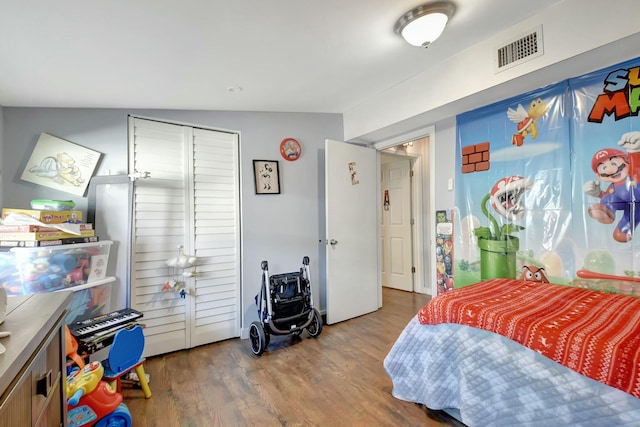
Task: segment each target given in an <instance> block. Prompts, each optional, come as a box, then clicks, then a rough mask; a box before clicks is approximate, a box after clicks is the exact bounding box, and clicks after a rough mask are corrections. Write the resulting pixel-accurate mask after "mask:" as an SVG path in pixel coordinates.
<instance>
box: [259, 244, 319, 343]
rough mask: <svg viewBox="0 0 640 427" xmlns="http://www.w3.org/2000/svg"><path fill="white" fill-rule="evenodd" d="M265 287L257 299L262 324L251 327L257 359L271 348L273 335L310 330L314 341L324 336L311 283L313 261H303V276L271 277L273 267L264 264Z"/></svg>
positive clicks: (287, 274)
mask: <svg viewBox="0 0 640 427" xmlns="http://www.w3.org/2000/svg"><path fill="white" fill-rule="evenodd" d="M261 267H262V286H261V287H260V293H259V294H258V295H256V306H257V307H258V317H259V318H260V320H259V321H254V322H252V323H251V327H250V328H249V342H250V343H251V351H252V352H253V354H255V355H256V356H260V355H262V353H264V351H265V350H266V349H267V346H268V345H269V339H270V335H271V334H273V335H288V334H295V335H300V334H301V333H302V331H303V330H304V329H305V328H306V329H307V332H309V335H310V336H311V337H313V338H315V337H317V336H318V335H320V333H321V332H322V318H321V317H320V312H319V311H318V310H317V309H315V308H314V307H313V298H312V296H311V284H310V283H309V257H308V256H305V257H304V258H302V268H300V271H299V272H293V273H284V274H274V275H273V276H269V264H268V263H267V261H262V265H261Z"/></svg>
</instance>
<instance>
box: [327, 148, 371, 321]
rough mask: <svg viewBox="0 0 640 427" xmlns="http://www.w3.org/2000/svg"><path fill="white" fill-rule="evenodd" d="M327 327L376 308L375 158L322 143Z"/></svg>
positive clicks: (358, 150) (366, 150)
mask: <svg viewBox="0 0 640 427" xmlns="http://www.w3.org/2000/svg"><path fill="white" fill-rule="evenodd" d="M325 156H326V159H325V191H326V233H327V235H326V240H327V289H326V290H327V323H328V324H333V323H337V322H341V321H343V320H347V319H351V318H354V317H357V316H361V315H363V314H367V313H371V312H373V311H376V310H377V309H378V308H379V307H380V304H379V294H380V285H379V283H378V245H377V243H378V236H377V234H378V233H377V229H378V218H377V212H378V210H377V206H376V205H377V203H376V201H377V190H378V184H379V181H380V177H379V175H378V173H377V152H376V151H375V150H374V149H371V148H364V147H360V146H357V145H353V144H347V143H344V142H338V141H331V140H326V142H325Z"/></svg>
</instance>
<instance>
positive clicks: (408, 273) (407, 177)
mask: <svg viewBox="0 0 640 427" xmlns="http://www.w3.org/2000/svg"><path fill="white" fill-rule="evenodd" d="M388 160H389V161H384V162H382V164H381V166H380V167H381V170H382V191H383V193H384V195H383V199H384V201H385V205H384V209H383V210H382V230H381V236H382V238H381V243H382V286H387V287H390V288H395V289H400V290H403V291H409V292H412V291H413V273H412V268H411V267H412V251H411V243H412V242H411V160H409V159H397V158H390V159H388ZM387 201H388V203H386V202H387Z"/></svg>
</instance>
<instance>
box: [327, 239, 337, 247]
mask: <svg viewBox="0 0 640 427" xmlns="http://www.w3.org/2000/svg"><path fill="white" fill-rule="evenodd" d="M329 244H330V245H331V246H335V245H337V244H338V241H337V240H336V239H331V240H329Z"/></svg>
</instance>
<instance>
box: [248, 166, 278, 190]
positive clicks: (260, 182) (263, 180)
mask: <svg viewBox="0 0 640 427" xmlns="http://www.w3.org/2000/svg"><path fill="white" fill-rule="evenodd" d="M253 178H254V182H255V186H256V187H255V188H256V194H280V170H279V169H278V161H277V160H254V161H253Z"/></svg>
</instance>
